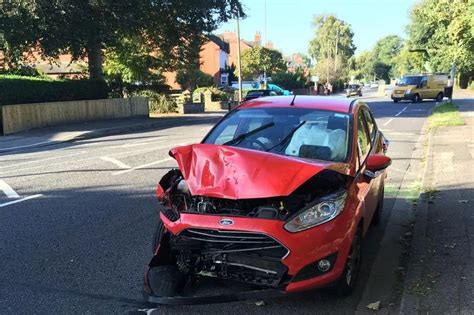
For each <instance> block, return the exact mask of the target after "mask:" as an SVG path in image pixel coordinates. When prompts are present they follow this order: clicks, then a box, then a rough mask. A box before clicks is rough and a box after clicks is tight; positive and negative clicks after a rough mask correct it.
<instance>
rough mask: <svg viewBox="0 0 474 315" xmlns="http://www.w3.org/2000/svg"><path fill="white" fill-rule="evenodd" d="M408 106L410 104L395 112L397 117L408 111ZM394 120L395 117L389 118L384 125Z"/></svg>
mask: <svg viewBox="0 0 474 315" xmlns="http://www.w3.org/2000/svg"><path fill="white" fill-rule="evenodd" d="M407 108H408V106H405V107H404V108H403V109H402V110H401V111H399V112H398V113H396V114H395V117H398V116H400V115H401V114H402V113H403V112H404V111H406V110H407ZM392 120H393V118H390V119H389V120H387V121H386V122H385V123H384V124H383V125H384V126H387V125H388V124H389V123H391V122H392Z"/></svg>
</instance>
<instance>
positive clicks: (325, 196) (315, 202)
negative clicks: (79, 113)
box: [145, 96, 391, 303]
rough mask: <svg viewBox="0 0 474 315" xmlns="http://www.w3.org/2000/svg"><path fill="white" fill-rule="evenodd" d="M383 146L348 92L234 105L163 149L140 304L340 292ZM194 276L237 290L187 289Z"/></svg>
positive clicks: (374, 216)
mask: <svg viewBox="0 0 474 315" xmlns="http://www.w3.org/2000/svg"><path fill="white" fill-rule="evenodd" d="M387 144H388V141H386V139H385V138H384V136H383V135H382V133H381V132H380V131H379V130H378V128H377V125H376V123H375V120H374V118H373V116H372V114H371V112H370V110H369V108H368V107H367V105H366V104H364V103H363V102H361V101H358V100H354V101H350V100H345V99H337V98H334V99H330V98H319V97H311V96H298V97H296V96H294V97H293V96H289V97H282V96H280V97H266V98H259V99H255V100H251V101H248V102H244V103H243V104H242V105H240V106H239V107H237V108H236V109H234V110H233V111H231V112H229V113H228V114H227V115H226V116H225V117H224V118H223V119H222V120H221V121H220V122H219V123H218V124H217V125H216V126H214V128H213V129H212V130H211V131H210V132H209V133H208V134H207V136H206V137H205V138H204V140H203V141H202V142H201V143H199V144H194V145H187V146H182V147H177V148H174V149H172V150H171V151H170V155H171V156H172V157H173V158H174V159H175V160H176V162H177V164H178V168H177V169H173V170H171V171H169V172H168V173H167V174H165V175H164V176H163V178H162V179H161V180H160V182H159V185H158V188H157V197H158V200H159V202H160V204H161V206H160V214H159V217H160V220H159V222H158V227H157V230H156V235H155V237H154V244H153V251H154V255H153V257H152V259H151V261H150V263H149V265H148V268H147V272H146V274H145V292H146V294H147V298H148V300H149V301H151V302H156V303H181V302H184V303H194V302H196V300H195V299H196V298H197V299H198V301H200V302H204V303H211V302H223V301H228V300H239V299H246V298H261V297H262V296H264V297H265V296H273V295H284V294H288V293H293V292H298V291H303V290H309V289H313V288H318V287H323V286H328V285H331V286H332V287H333V289H334V290H335V291H336V292H337V293H339V294H349V293H350V292H351V290H352V289H353V288H354V284H355V281H356V279H357V274H358V271H359V266H360V259H361V257H360V255H361V242H362V239H363V237H364V235H365V234H366V232H367V230H368V228H369V226H370V224H371V223H375V222H377V221H378V220H379V218H380V212H381V211H382V207H383V196H384V180H385V177H386V172H385V169H386V168H387V167H388V166H389V165H390V163H391V160H390V158H389V157H386V156H385V155H384V153H385V151H386V146H387ZM206 279H208V280H207V281H209V279H211V280H212V281H211V283H213V285H217V282H218V281H221V282H222V281H224V282H226V283H229V284H230V283H232V284H231V285H230V286H231V287H232V288H238V290H237V289H236V290H237V292H232V293H231V294H222V292H221V291H219V294H217V295H216V294H211V295H199V296H196V295H195V293H194V292H195V291H192V290H191V291H189V290H190V288H196V287H199V286H200V285H201V284H202V283H203V282H205V281H206ZM239 283H240V284H245V285H247V287H246V288H247V289H243V291H242V289H241V287H240V285H238V284H239ZM211 286H212V285H211ZM239 290H240V291H239ZM186 292H193V293H186ZM259 293H262V294H261V295H259Z"/></svg>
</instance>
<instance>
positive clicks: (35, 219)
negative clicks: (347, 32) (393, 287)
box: [0, 99, 435, 314]
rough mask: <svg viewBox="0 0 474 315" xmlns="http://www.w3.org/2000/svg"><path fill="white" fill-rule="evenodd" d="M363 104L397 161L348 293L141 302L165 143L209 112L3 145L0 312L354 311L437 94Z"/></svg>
mask: <svg viewBox="0 0 474 315" xmlns="http://www.w3.org/2000/svg"><path fill="white" fill-rule="evenodd" d="M368 104H369V106H370V107H371V109H372V111H373V113H374V115H375V117H376V121H377V124H378V125H379V128H380V129H382V130H383V131H384V133H385V135H386V136H387V137H388V138H389V139H390V140H391V144H390V148H389V152H388V155H389V156H391V157H392V158H393V164H392V166H391V168H390V172H389V178H388V182H387V189H386V191H387V196H386V202H385V208H384V213H383V218H382V224H381V225H380V226H379V227H376V228H373V229H372V230H371V231H370V232H369V233H368V236H367V238H366V240H365V243H364V249H363V250H364V262H363V266H362V276H361V278H360V279H359V280H360V281H359V284H358V289H357V290H356V291H355V293H354V294H353V295H352V296H350V297H348V298H345V299H337V298H335V297H333V296H331V295H330V294H328V293H326V292H324V291H313V292H309V293H304V294H300V295H295V296H291V297H287V298H282V299H275V300H268V301H266V305H265V306H256V305H255V303H251V302H243V303H228V304H223V305H201V306H173V307H170V306H167V307H157V306H153V305H149V304H146V303H144V302H143V299H142V296H141V289H142V276H143V271H144V266H145V265H146V264H147V262H148V259H149V258H150V255H151V252H150V243H151V236H152V233H153V231H154V228H155V220H156V218H157V212H156V210H157V202H156V200H155V197H154V191H155V188H156V184H157V182H158V180H159V179H160V178H161V176H162V175H163V174H164V173H165V172H167V170H169V169H170V168H172V167H173V166H174V165H175V163H174V161H173V160H172V159H170V158H169V156H168V150H169V149H170V148H172V147H174V146H178V145H182V144H187V143H193V142H198V141H199V140H200V139H201V138H202V137H203V136H204V134H205V133H206V132H207V131H208V130H209V129H210V127H211V122H209V121H199V122H196V123H195V124H193V123H192V122H190V123H188V125H187V126H174V127H173V126H170V127H169V128H164V129H161V130H154V131H147V132H138V133H131V134H123V135H117V136H109V137H104V138H97V139H91V140H84V141H77V142H74V143H65V144H59V145H55V146H49V147H44V148H39V149H36V150H30V151H19V152H13V153H9V154H4V155H0V189H1V190H3V192H2V191H1V190H0V313H11V314H21V313H128V312H137V311H138V310H148V313H153V312H154V311H156V312H159V313H191V312H192V313H209V312H216V313H217V312H219V313H221V312H225V313H239V314H240V313H247V314H250V313H259V314H261V313H268V314H270V313H279V314H283V313H285V314H287V313H314V312H315V310H317V311H318V312H319V313H337V314H342V313H353V312H354V310H355V308H356V306H357V304H358V301H359V299H360V297H361V295H362V292H363V290H364V285H365V281H366V279H367V277H368V275H369V272H370V266H371V264H372V262H373V261H374V258H375V256H376V254H377V250H378V243H379V241H380V240H381V238H382V236H383V229H384V226H385V225H386V223H387V218H388V216H389V214H390V209H391V208H392V207H393V203H394V198H393V197H394V195H395V194H396V191H397V189H398V187H399V185H400V183H401V181H402V179H403V176H404V175H405V171H404V170H406V169H407V167H408V164H409V162H410V157H411V152H412V150H413V147H414V145H415V143H416V141H417V139H418V137H419V134H420V131H421V129H422V126H423V123H424V122H425V120H426V117H427V115H428V114H429V112H430V110H431V108H432V107H433V106H434V104H435V103H434V102H428V101H426V102H423V103H419V104H410V103H398V104H394V103H392V102H389V101H387V99H385V100H382V99H370V100H368ZM10 187H11V189H10ZM7 195H8V196H7ZM154 308H156V310H153V309H154Z"/></svg>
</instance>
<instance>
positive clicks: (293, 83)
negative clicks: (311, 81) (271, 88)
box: [271, 69, 307, 91]
mask: <svg viewBox="0 0 474 315" xmlns="http://www.w3.org/2000/svg"><path fill="white" fill-rule="evenodd" d="M271 79H272V80H271V82H272V83H273V84H276V85H278V86H280V87H282V88H284V89H285V90H289V91H291V90H294V89H302V88H304V87H305V85H306V82H307V78H306V76H305V75H304V71H303V70H302V69H296V71H295V72H277V73H275V74H273V75H272V78H271Z"/></svg>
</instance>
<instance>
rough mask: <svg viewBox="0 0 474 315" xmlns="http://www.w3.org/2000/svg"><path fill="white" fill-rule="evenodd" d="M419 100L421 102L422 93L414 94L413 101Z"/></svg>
mask: <svg viewBox="0 0 474 315" xmlns="http://www.w3.org/2000/svg"><path fill="white" fill-rule="evenodd" d="M419 102H421V97H420V94H415V95H413V103H419Z"/></svg>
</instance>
